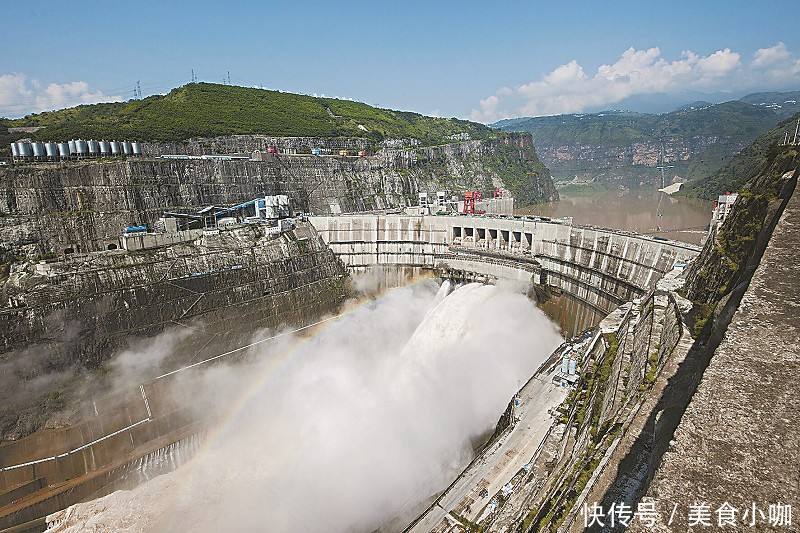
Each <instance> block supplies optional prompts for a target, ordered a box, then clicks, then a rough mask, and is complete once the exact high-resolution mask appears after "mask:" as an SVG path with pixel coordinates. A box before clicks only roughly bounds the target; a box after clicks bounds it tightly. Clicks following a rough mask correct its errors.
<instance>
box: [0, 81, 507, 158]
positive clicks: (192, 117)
mask: <svg viewBox="0 0 800 533" xmlns="http://www.w3.org/2000/svg"><path fill="white" fill-rule="evenodd" d="M3 122H4V123H5V125H6V126H11V127H13V126H44V128H43V129H42V130H39V131H38V132H37V133H36V134H34V137H36V138H38V139H69V138H74V137H83V138H96V139H99V138H105V139H115V138H116V139H122V138H125V139H138V140H146V141H177V140H183V139H188V138H191V137H213V136H218V135H232V134H249V133H258V134H265V135H277V136H313V137H335V136H354V137H367V138H371V139H375V140H381V139H384V138H387V137H392V138H401V137H402V138H405V137H414V138H417V139H419V140H420V141H422V142H423V143H424V144H437V143H441V142H446V141H447V137H448V136H449V135H452V134H456V133H463V132H466V133H469V134H470V135H471V136H472V137H473V138H485V137H489V136H491V135H492V130H491V129H490V128H488V127H486V126H484V125H482V124H477V123H474V122H469V121H465V120H457V119H443V118H432V117H426V116H423V115H419V114H417V113H408V112H397V111H391V110H387V109H379V108H375V107H372V106H369V105H366V104H362V103H359V102H351V101H346V100H337V99H333V98H315V97H311V96H304V95H298V94H292V93H282V92H277V91H268V90H263V89H253V88H247V87H235V86H229V85H218V84H211V83H196V84H189V85H184V86H183V87H179V88H177V89H174V90H173V91H171V92H170V93H169V94H167V95H164V96H151V97H148V98H145V99H143V100H131V101H129V102H122V103H112V104H95V105H82V106H78V107H73V108H69V109H62V110H59V111H52V112H46V113H39V114H36V115H29V116H27V117H25V118H22V119H16V120H5V121H3ZM359 124H361V125H363V126H364V127H366V128H367V130H368V131H366V132H365V131H363V130H362V129H360V128H359V127H358V126H359ZM0 126H2V124H0ZM3 129H4V128H3Z"/></svg>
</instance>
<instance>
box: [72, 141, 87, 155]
mask: <svg viewBox="0 0 800 533" xmlns="http://www.w3.org/2000/svg"><path fill="white" fill-rule="evenodd" d="M75 153H77V154H78V157H86V156H87V155H89V143H87V142H86V141H84V140H83V139H77V140H76V141H75Z"/></svg>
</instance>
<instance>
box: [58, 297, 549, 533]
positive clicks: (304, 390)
mask: <svg viewBox="0 0 800 533" xmlns="http://www.w3.org/2000/svg"><path fill="white" fill-rule="evenodd" d="M448 285H449V284H448ZM450 290H451V288H450V287H449V286H445V285H444V284H443V286H442V287H437V286H436V285H435V284H434V283H433V282H431V281H427V282H423V283H420V284H416V285H414V286H410V287H404V288H400V289H395V290H392V291H388V292H387V293H386V294H385V295H384V296H382V297H381V298H379V299H378V300H376V301H375V302H371V303H369V304H365V305H362V306H361V307H359V308H357V309H356V310H355V311H354V312H352V313H351V314H350V315H348V316H346V317H344V318H342V319H340V320H338V321H336V322H335V323H334V324H333V325H331V326H330V327H329V328H327V329H326V330H324V331H323V332H321V333H319V334H318V335H317V336H315V337H314V338H313V339H311V340H310V341H307V342H305V343H302V344H300V346H299V347H296V348H295V349H294V351H293V352H292V353H291V354H290V355H289V356H285V355H278V354H264V356H263V358H262V360H263V361H264V363H263V365H262V367H261V369H260V370H258V371H254V369H253V368H247V369H246V370H239V369H236V368H233V369H230V368H228V369H224V370H216V371H213V372H211V373H210V374H209V376H207V378H206V381H205V382H204V384H203V385H204V390H205V391H206V393H207V394H212V395H214V396H213V397H214V398H215V399H216V400H218V401H219V400H222V399H223V398H225V397H226V395H229V394H233V393H234V392H233V391H237V390H241V389H242V388H243V387H244V386H245V384H247V383H252V385H251V387H252V388H251V391H250V392H249V393H248V394H247V395H246V398H245V401H244V403H243V406H242V408H241V409H239V410H237V411H236V412H235V413H234V414H233V415H232V416H230V417H229V418H228V420H227V422H226V423H225V424H224V425H223V426H222V427H221V428H220V429H219V430H218V434H217V435H218V436H217V438H216V439H214V440H212V441H211V442H210V444H209V445H208V447H207V449H206V451H205V452H204V453H202V454H201V455H200V456H199V457H198V458H197V459H196V460H194V461H192V462H191V463H190V464H189V465H187V466H186V467H184V468H182V469H180V470H178V471H177V472H175V473H173V474H170V475H168V476H162V477H167V478H169V479H167V480H161V481H159V480H158V479H157V480H154V481H156V482H157V483H153V482H150V483H147V484H144V485H142V486H140V487H139V488H137V489H135V490H134V491H132V492H130V493H117V494H115V495H112V496H113V498H114V505H113V506H109V505H107V504H103V503H102V501H103V500H102V499H101V500H98V501H96V502H90V503H87V504H81V505H79V506H77V507H78V508H79V509H80V512H78V511H77V510H76V512H75V513H73V517H77V516H81V517H87V516H88V517H91V522H92V523H93V524H95V525H97V524H103V525H104V526H105V527H107V528H109V529H112V530H128V531H137V530H144V529H146V528H141V527H140V526H139V525H138V524H148V526H147V528H150V527H153V525H154V524H155V525H156V526H157V529H164V530H175V529H191V530H199V531H217V530H266V531H271V532H282V531H293V532H294V531H304V532H317V531H320V532H321V531H325V532H336V531H372V530H374V529H376V528H378V527H382V526H383V527H386V526H387V523H388V524H390V525H389V526H388V528H387V529H390V530H391V529H401V528H402V526H404V525H405V521H406V520H408V519H410V518H412V517H413V513H415V512H416V511H418V510H419V507H420V505H424V504H425V502H426V500H427V498H428V497H430V496H431V495H433V494H435V493H436V492H438V491H439V490H441V489H442V488H444V487H445V486H447V485H448V484H449V482H450V481H451V480H452V478H453V477H454V476H455V475H456V474H457V472H458V470H460V469H461V468H463V466H465V464H466V463H467V462H468V461H469V459H470V458H471V454H472V443H473V440H474V439H475V438H476V437H477V436H479V435H485V434H487V432H490V431H491V430H492V428H493V427H494V425H495V424H496V422H497V419H498V418H499V416H500V414H501V413H502V412H503V410H504V409H505V406H506V404H507V402H508V401H509V399H510V397H511V395H512V394H513V393H514V392H515V390H516V389H517V387H518V386H519V384H520V383H521V382H524V381H525V380H527V379H528V377H530V375H531V374H532V372H533V371H534V370H535V368H536V367H537V366H538V365H539V364H540V363H541V361H542V360H543V359H544V358H545V357H546V356H547V355H548V354H549V353H550V352H551V351H552V349H553V348H554V347H555V346H556V345H558V343H559V342H560V337H559V335H558V333H557V331H556V328H555V327H554V326H553V324H552V323H550V321H549V320H548V319H547V318H546V317H545V316H544V315H543V313H542V312H541V311H540V310H538V309H537V308H536V307H535V306H534V305H533V304H531V302H530V301H529V300H528V299H527V298H526V297H525V296H523V295H521V294H517V293H513V292H510V291H505V290H502V289H499V288H496V287H491V286H483V285H477V284H468V285H464V286H461V287H458V288H456V289H455V290H453V291H452V293H450V294H449V295H448V294H447V293H448V291H450ZM149 487H152V489H149ZM148 490H154V491H159V492H164V493H163V494H161V497H158V498H154V497H153V494H152V493H148ZM126 498H127V499H128V500H129V501H128V503H125V501H126ZM143 499H147V501H148V502H151V503H149V504H143ZM92 505H95V506H98V507H97V508H96V509H94V510H92V507H91V506H92ZM120 506H123V507H124V509H119V507H120ZM130 509H137V512H144V513H146V515H147V516H142V517H141V520H140V521H136V522H133V523H132V522H130V520H129V519H124V518H122V517H123V516H124V517H130V512H128V511H129V510H130ZM76 520H77V519H76ZM392 520H393V521H392ZM78 522H80V520H78ZM76 523H77V522H76ZM84 523H85V522H84Z"/></svg>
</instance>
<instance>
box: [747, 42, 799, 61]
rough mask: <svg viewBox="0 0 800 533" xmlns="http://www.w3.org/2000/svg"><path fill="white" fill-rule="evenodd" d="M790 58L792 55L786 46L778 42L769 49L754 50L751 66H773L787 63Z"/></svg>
mask: <svg viewBox="0 0 800 533" xmlns="http://www.w3.org/2000/svg"><path fill="white" fill-rule="evenodd" d="M791 57H792V54H791V53H789V50H788V49H787V48H786V45H785V44H783V43H782V42H779V43H778V44H776V45H775V46H772V47H770V48H759V49H758V50H756V52H755V53H754V54H753V66H755V67H765V66H769V65H774V64H776V63H782V62H784V61H787V60H788V59H790V58H791Z"/></svg>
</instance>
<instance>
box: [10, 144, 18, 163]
mask: <svg viewBox="0 0 800 533" xmlns="http://www.w3.org/2000/svg"><path fill="white" fill-rule="evenodd" d="M11 157H12V158H13V159H17V158H18V157H19V150H18V149H17V143H11Z"/></svg>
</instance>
